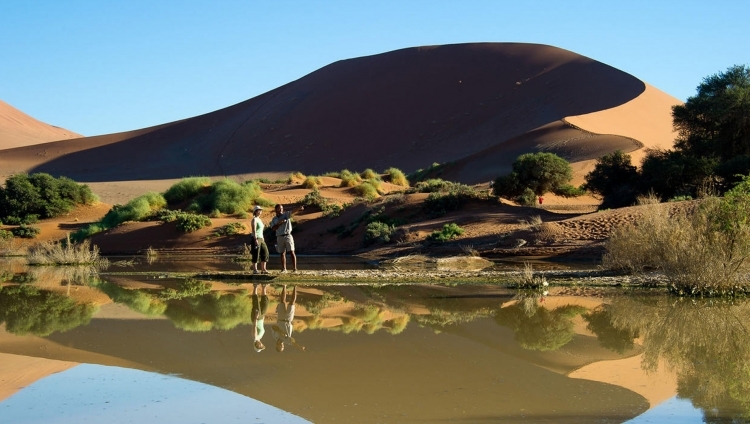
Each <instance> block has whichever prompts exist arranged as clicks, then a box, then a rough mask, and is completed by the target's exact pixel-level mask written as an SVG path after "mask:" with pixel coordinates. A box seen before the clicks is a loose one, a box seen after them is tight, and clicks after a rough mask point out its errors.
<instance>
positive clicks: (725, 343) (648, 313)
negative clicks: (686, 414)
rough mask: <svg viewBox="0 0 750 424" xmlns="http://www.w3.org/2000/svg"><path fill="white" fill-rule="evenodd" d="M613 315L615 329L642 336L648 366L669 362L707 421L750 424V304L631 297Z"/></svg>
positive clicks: (616, 304)
mask: <svg viewBox="0 0 750 424" xmlns="http://www.w3.org/2000/svg"><path fill="white" fill-rule="evenodd" d="M609 311H610V313H611V324H612V326H613V327H614V328H616V329H619V330H621V331H625V332H627V333H628V334H631V335H632V334H641V337H642V340H643V348H644V359H643V367H644V368H646V369H655V368H656V367H657V366H658V363H659V361H660V360H661V359H663V360H666V362H667V363H668V364H669V365H670V366H671V367H672V368H673V369H674V370H675V371H676V373H677V375H678V394H679V396H681V397H683V398H689V399H690V400H691V401H692V402H693V405H695V406H696V407H699V408H701V409H702V410H703V411H704V416H705V420H706V422H746V421H747V420H750V331H749V330H748V325H749V323H750V303H748V302H747V301H730V300H727V301H722V300H692V299H674V298H671V297H644V298H640V297H632V296H630V297H618V298H617V299H616V300H615V301H614V302H613V303H612V305H611V308H610V309H609Z"/></svg>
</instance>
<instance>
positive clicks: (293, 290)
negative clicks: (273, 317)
mask: <svg viewBox="0 0 750 424" xmlns="http://www.w3.org/2000/svg"><path fill="white" fill-rule="evenodd" d="M284 290H286V286H284ZM296 302H297V286H294V289H292V303H291V304H292V305H294V304H295V303H296Z"/></svg>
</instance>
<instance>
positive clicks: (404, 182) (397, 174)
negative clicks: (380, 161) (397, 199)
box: [383, 167, 409, 187]
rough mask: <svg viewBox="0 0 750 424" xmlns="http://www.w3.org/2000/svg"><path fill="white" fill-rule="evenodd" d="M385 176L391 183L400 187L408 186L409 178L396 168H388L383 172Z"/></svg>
mask: <svg viewBox="0 0 750 424" xmlns="http://www.w3.org/2000/svg"><path fill="white" fill-rule="evenodd" d="M383 173H384V174H385V176H386V179H387V180H388V182H390V183H391V184H395V185H399V186H402V187H409V180H408V179H407V178H406V175H404V172H403V171H401V170H400V169H398V168H393V167H391V168H388V169H386V170H385V171H384V172H383Z"/></svg>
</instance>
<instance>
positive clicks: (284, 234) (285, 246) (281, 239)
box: [270, 204, 304, 272]
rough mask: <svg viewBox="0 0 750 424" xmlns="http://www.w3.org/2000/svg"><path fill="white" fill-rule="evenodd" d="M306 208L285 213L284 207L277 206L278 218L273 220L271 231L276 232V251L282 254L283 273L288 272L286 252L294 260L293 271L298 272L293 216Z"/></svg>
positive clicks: (275, 209) (275, 217) (301, 207)
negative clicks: (293, 235)
mask: <svg viewBox="0 0 750 424" xmlns="http://www.w3.org/2000/svg"><path fill="white" fill-rule="evenodd" d="M302 209H304V206H299V207H298V208H295V209H292V210H289V211H286V212H284V206H282V205H281V204H278V205H276V207H275V208H274V211H275V212H276V216H274V217H273V219H272V220H271V224H270V225H271V229H272V230H274V231H275V232H276V250H277V251H278V252H279V254H281V272H286V252H289V255H290V256H291V258H292V271H297V255H296V254H295V253H294V238H293V237H292V220H291V218H292V214H293V213H295V212H296V211H297V210H302Z"/></svg>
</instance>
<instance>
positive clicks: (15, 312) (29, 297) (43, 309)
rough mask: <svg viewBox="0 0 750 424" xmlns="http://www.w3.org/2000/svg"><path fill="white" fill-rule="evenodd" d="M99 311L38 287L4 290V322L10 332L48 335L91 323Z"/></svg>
mask: <svg viewBox="0 0 750 424" xmlns="http://www.w3.org/2000/svg"><path fill="white" fill-rule="evenodd" d="M97 309H98V308H97V307H96V306H95V305H93V304H91V303H76V302H75V301H74V300H73V299H71V298H69V297H66V296H63V295H61V294H58V293H54V292H50V291H46V290H40V289H38V288H37V287H34V286H27V285H23V286H10V287H4V288H3V289H2V291H0V323H2V322H4V323H5V325H6V329H7V331H8V332H10V333H13V334H17V335H24V334H33V335H36V336H48V335H50V334H52V333H54V332H56V331H59V332H64V331H68V330H71V329H73V328H75V327H78V326H79V325H85V324H88V323H89V321H90V320H91V316H92V315H93V314H94V312H96V310H97Z"/></svg>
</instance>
